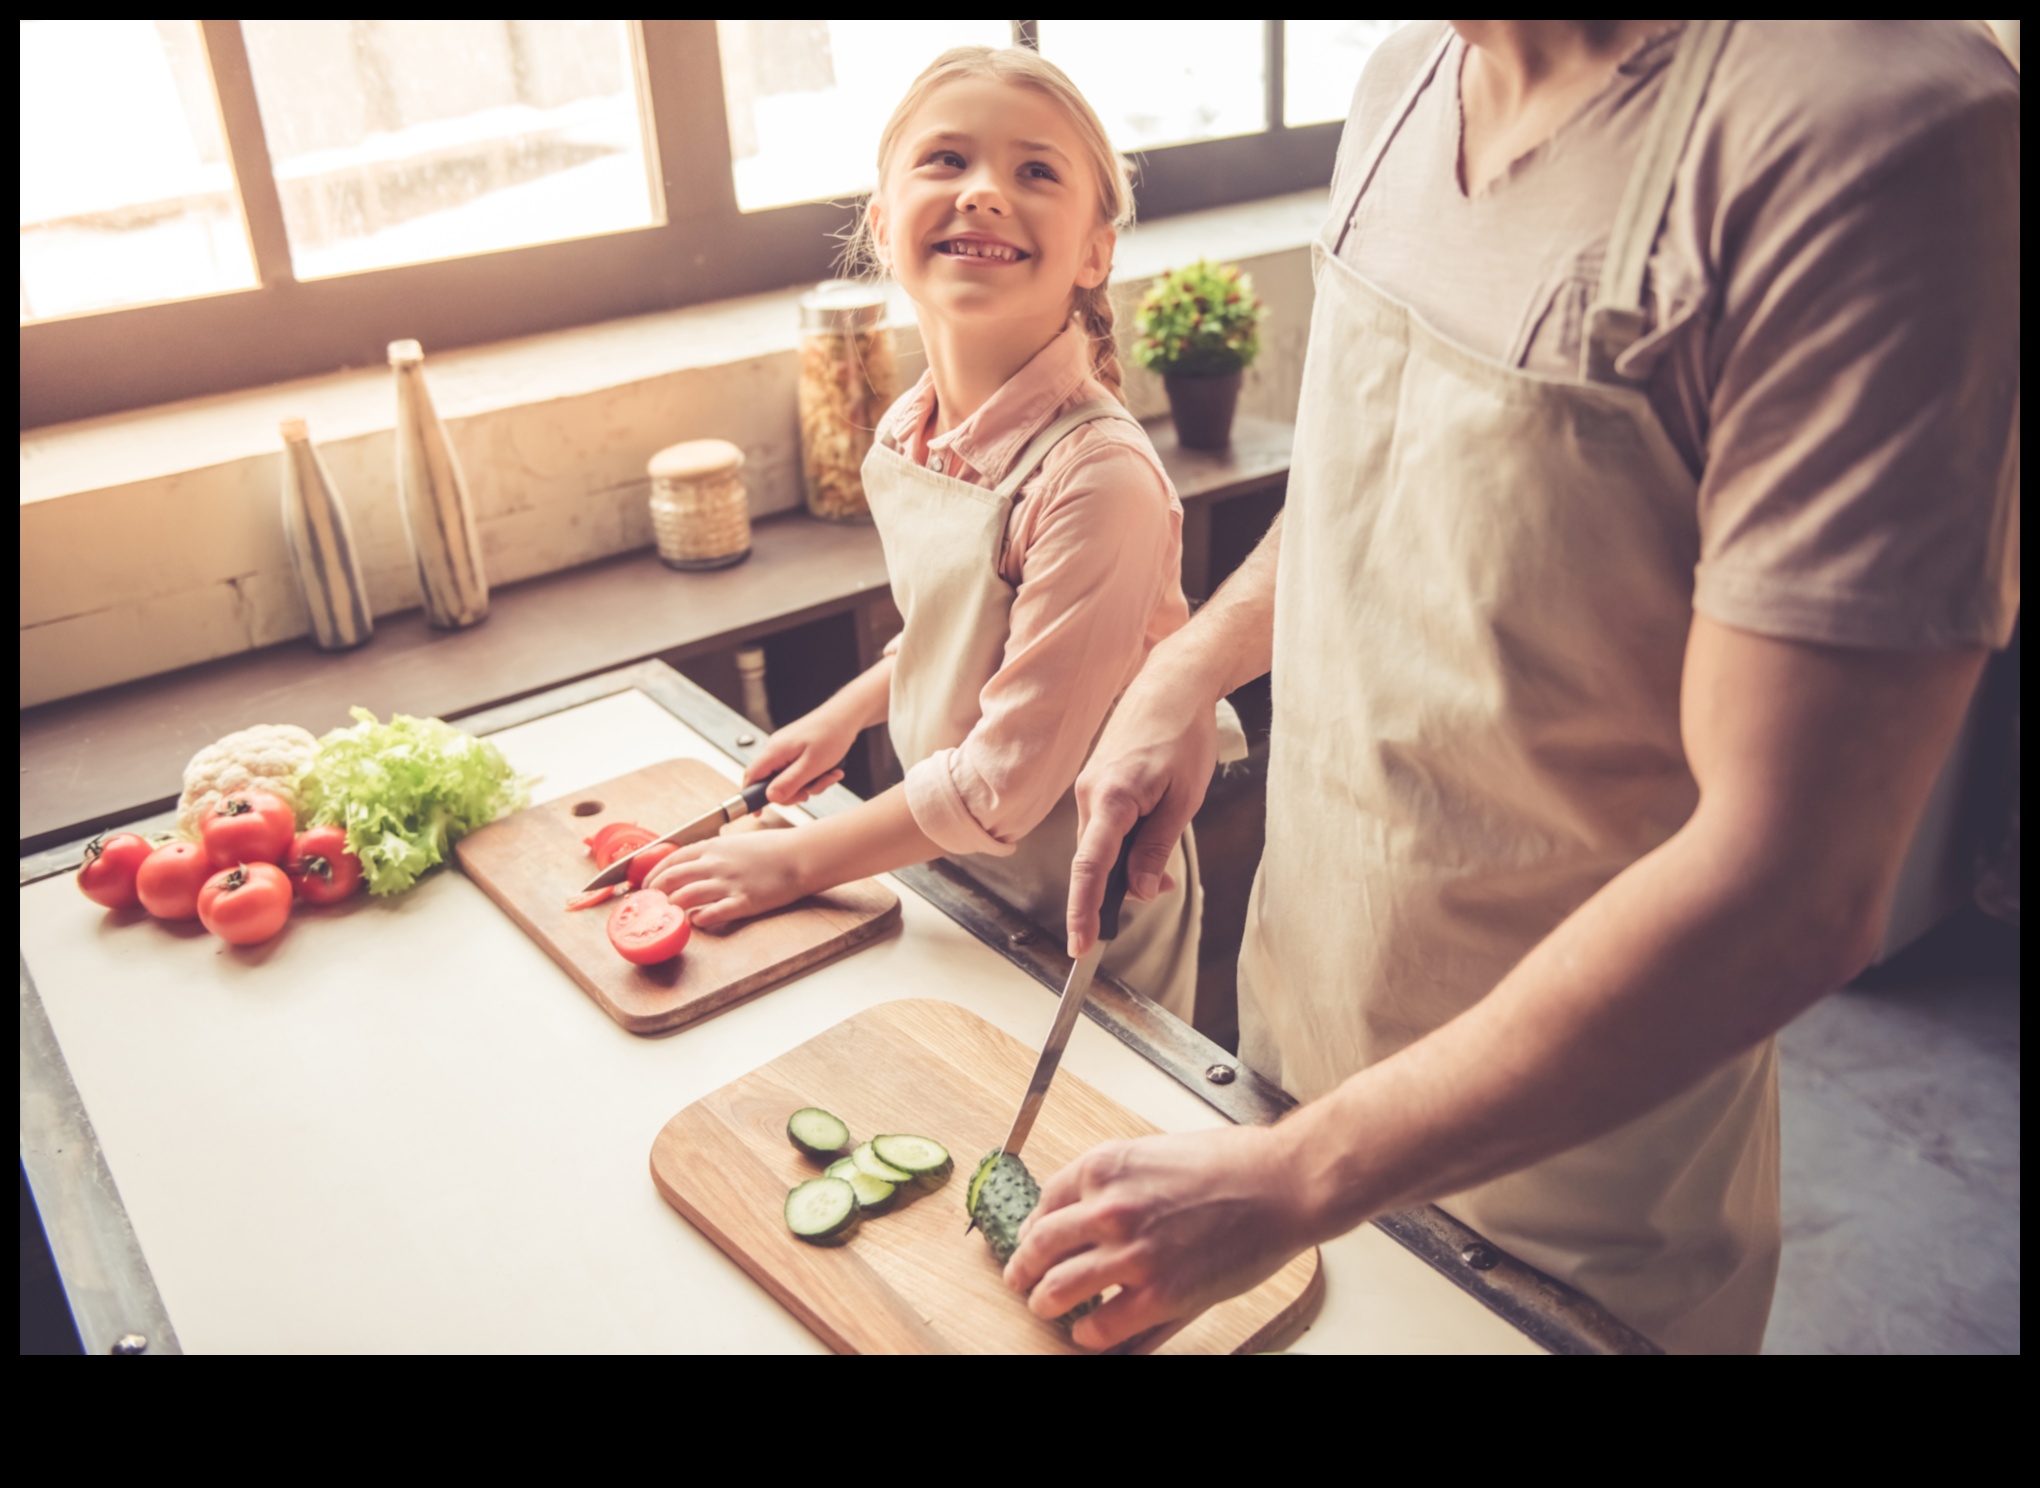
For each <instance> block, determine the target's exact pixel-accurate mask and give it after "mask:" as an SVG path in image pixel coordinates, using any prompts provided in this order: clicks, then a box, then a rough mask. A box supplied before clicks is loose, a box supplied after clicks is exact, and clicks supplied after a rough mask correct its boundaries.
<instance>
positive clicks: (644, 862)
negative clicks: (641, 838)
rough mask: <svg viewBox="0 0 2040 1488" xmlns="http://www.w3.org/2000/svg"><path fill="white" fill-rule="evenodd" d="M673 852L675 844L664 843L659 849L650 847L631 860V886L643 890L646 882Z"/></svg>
mask: <svg viewBox="0 0 2040 1488" xmlns="http://www.w3.org/2000/svg"><path fill="white" fill-rule="evenodd" d="M672 851H673V844H672V843H670V842H662V843H660V844H659V845H658V846H657V847H648V848H646V849H645V850H644V851H643V852H641V853H639V854H638V855H637V856H636V857H634V858H632V859H631V860H630V886H631V887H632V888H633V889H641V888H643V887H644V886H645V880H646V879H648V878H650V877H651V876H652V874H654V873H655V872H657V871H658V867H659V864H660V863H661V862H663V861H664V860H665V857H666V855H667V854H668V853H670V852H672Z"/></svg>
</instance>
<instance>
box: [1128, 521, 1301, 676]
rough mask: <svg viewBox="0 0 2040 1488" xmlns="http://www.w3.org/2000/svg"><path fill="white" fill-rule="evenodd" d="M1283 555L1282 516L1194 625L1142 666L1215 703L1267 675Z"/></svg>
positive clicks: (1144, 673)
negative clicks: (1277, 578) (1279, 563)
mask: <svg viewBox="0 0 2040 1488" xmlns="http://www.w3.org/2000/svg"><path fill="white" fill-rule="evenodd" d="M1281 555H1282V516H1281V513H1279V512H1278V513H1277V514H1276V516H1275V525H1274V526H1273V527H1270V528H1269V529H1268V535H1267V536H1266V537H1264V538H1262V539H1261V541H1260V542H1259V543H1257V544H1256V545H1255V547H1254V551H1253V552H1251V553H1249V554H1248V555H1247V559H1246V561H1245V562H1244V563H1242V564H1241V565H1240V566H1239V567H1238V568H1236V569H1235V570H1233V572H1232V573H1231V575H1229V576H1228V577H1227V579H1226V581H1225V582H1224V583H1223V584H1221V585H1219V587H1218V592H1217V593H1216V594H1214V595H1212V597H1211V598H1210V599H1209V600H1208V601H1206V603H1205V604H1204V606H1203V607H1202V608H1201V609H1199V610H1198V611H1197V613H1196V614H1195V615H1193V616H1192V617H1191V618H1190V623H1189V624H1188V625H1186V626H1184V627H1183V628H1182V629H1181V630H1179V631H1177V632H1176V633H1175V634H1174V635H1173V636H1171V637H1169V639H1168V640H1166V641H1164V642H1162V643H1161V645H1159V646H1157V647H1155V649H1154V652H1153V653H1152V654H1151V655H1150V656H1149V657H1148V661H1147V665H1146V666H1145V667H1144V668H1142V676H1143V678H1145V677H1147V676H1149V674H1151V673H1152V674H1153V675H1154V677H1155V680H1156V681H1158V682H1159V681H1163V680H1164V679H1166V683H1167V685H1168V686H1170V687H1172V688H1186V689H1192V690H1194V691H1195V693H1196V694H1197V696H1198V697H1199V698H1200V699H1201V700H1202V701H1205V702H1211V703H1215V702H1217V701H1218V700H1219V699H1220V698H1222V697H1224V696H1225V695H1226V694H1227V693H1229V692H1231V691H1233V689H1235V688H1237V687H1241V686H1243V685H1245V684H1246V683H1248V682H1251V681H1253V680H1254V678H1256V677H1259V676H1262V675H1263V674H1265V673H1266V672H1267V670H1268V668H1269V666H1270V665H1271V664H1272V660H1273V656H1274V651H1275V567H1276V562H1277V560H1278V559H1279V558H1280V557H1281Z"/></svg>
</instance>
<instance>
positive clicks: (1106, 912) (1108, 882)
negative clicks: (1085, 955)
mask: <svg viewBox="0 0 2040 1488" xmlns="http://www.w3.org/2000/svg"><path fill="white" fill-rule="evenodd" d="M1146 825H1147V818H1146V817H1142V818H1141V819H1140V820H1139V821H1137V822H1135V823H1134V824H1133V829H1132V830H1131V831H1129V832H1128V833H1127V834H1126V836H1125V837H1123V838H1121V839H1120V842H1119V856H1118V857H1117V858H1115V859H1113V862H1112V871H1111V872H1110V873H1108V874H1106V875H1105V902H1104V903H1103V904H1101V905H1099V906H1098V939H1099V940H1101V941H1104V940H1117V939H1118V938H1119V911H1120V910H1121V909H1122V908H1124V907H1125V904H1126V879H1127V873H1128V870H1129V869H1130V868H1131V867H1132V864H1133V843H1134V839H1135V838H1137V837H1139V836H1140V829H1141V828H1142V827H1144V826H1146Z"/></svg>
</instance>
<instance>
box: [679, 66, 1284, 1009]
mask: <svg viewBox="0 0 2040 1488" xmlns="http://www.w3.org/2000/svg"><path fill="white" fill-rule="evenodd" d="M1131 217H1132V199H1131V193H1130V192H1129V191H1128V189H1127V184H1126V177H1125V174H1124V172H1123V168H1122V166H1121V164H1120V161H1119V159H1118V157H1117V156H1116V155H1114V154H1113V151H1112V146H1111V144H1110V142H1109V140H1108V139H1107V137H1106V134H1105V130H1104V128H1103V126H1102V125H1100V124H1099V122H1098V116H1097V115H1096V114H1095V113H1093V112H1092V110H1091V107H1090V105H1089V104H1088V103H1086V102H1085V101H1084V98H1083V96H1082V95H1081V94H1080V93H1078V92H1077V90H1076V88H1075V87H1074V86H1073V85H1072V84H1071V83H1070V81H1069V79H1068V78H1066V77H1065V76H1063V74H1062V72H1061V71H1060V70H1059V69H1058V68H1056V67H1055V66H1054V65H1053V64H1051V63H1049V62H1045V61H1043V60H1042V59H1041V58H1040V57H1039V56H1037V55H1036V54H1035V53H1033V52H1030V51H1023V50H1018V49H1015V50H993V49H990V48H986V47H960V48H958V49H956V50H954V51H950V52H945V53H944V54H943V55H942V56H940V57H938V58H937V59H936V60H935V62H934V63H933V64H932V65H931V66H930V67H929V68H928V69H927V71H925V72H923V73H922V74H921V76H920V77H919V78H918V79H916V80H915V82H914V85H913V86H912V87H911V88H910V89H909V90H908V91H907V96H906V97H905V98H904V99H902V100H901V102H900V105H899V108H898V109H897V110H895V111H894V113H893V116H892V119H891V120H890V122H888V123H887V125H886V128H885V132H884V134H883V135H882V136H881V138H880V140H879V179H878V187H877V190H876V191H875V192H874V193H873V195H872V199H871V203H870V205H869V207H868V209H867V210H866V213H865V215H864V217H863V219H862V221H861V223H860V225H859V229H858V240H857V242H856V243H854V244H853V249H852V251H853V254H857V255H858V256H860V257H862V258H865V259H867V260H869V261H871V262H874V263H875V264H877V265H878V266H880V267H882V268H884V269H886V270H888V271H890V272H891V273H892V275H893V276H894V277H895V278H896V279H897V280H898V281H899V282H900V284H901V285H902V286H903V287H904V288H905V289H906V292H907V294H908V295H909V296H910V297H911V298H912V299H913V301H914V305H915V308H916V311H917V313H918V318H919V321H920V327H921V339H922V344H923V345H924V346H925V348H926V350H927V355H928V371H927V373H926V374H925V375H923V377H922V378H921V380H920V381H919V382H918V383H917V384H916V385H915V386H914V387H913V388H912V389H911V390H910V391H908V392H907V393H906V394H905V395H904V396H902V397H901V398H900V400H899V401H898V402H897V403H895V404H894V405H893V407H892V408H891V410H889V411H888V413H887V414H886V415H885V417H884V418H883V419H882V420H881V421H880V427H879V429H878V431H877V438H876V441H875V443H874V444H873V447H872V450H871V454H870V457H869V458H868V459H867V460H866V461H865V464H864V486H865V492H866V495H867V497H868V499H869V501H870V504H871V512H872V517H873V519H874V521H875V522H876V524H877V527H878V532H879V537H880V540H881V541H882V542H883V543H884V545H885V555H886V567H887V570H888V573H889V574H890V576H891V580H892V588H893V596H894V598H895V600H896V601H897V602H898V605H899V610H900V614H901V615H902V616H903V617H904V618H905V621H906V628H905V630H903V631H902V632H901V634H900V637H899V639H898V640H897V641H895V642H894V643H893V645H892V647H890V648H888V649H889V654H888V655H887V656H886V657H885V658H883V659H882V660H881V661H879V663H878V664H877V665H876V666H874V667H872V668H871V670H869V671H868V672H866V673H864V674H863V675H862V676H860V677H858V678H856V679H855V680H854V681H852V682H851V683H850V684H849V685H848V686H846V687H845V688H844V689H843V690H842V691H841V692H839V693H837V694H836V696H835V697H833V698H831V699H830V700H829V701H828V702H827V703H825V704H823V705H822V706H821V707H820V708H817V709H816V710H815V711H814V712H813V713H810V714H809V715H808V716H807V717H805V718H802V719H800V720H799V721H797V722H795V723H792V724H789V725H788V726H787V727H785V728H783V729H781V730H779V732H777V733H776V734H774V735H773V736H772V737H771V738H770V739H768V740H767V741H766V742H765V746H764V748H763V749H761V750H760V751H759V753H758V756H757V757H756V758H755V759H754V760H753V761H752V763H751V767H750V769H749V771H748V772H747V773H746V775H745V780H746V782H747V783H748V782H751V781H756V780H762V779H765V778H767V777H771V776H776V777H777V778H775V779H774V780H773V783H772V787H771V792H770V794H771V798H772V799H773V800H774V801H779V802H783V803H788V802H795V801H802V800H805V799H807V797H808V796H810V795H812V794H814V793H815V792H816V791H819V790H822V789H825V788H826V787H827V786H829V785H831V784H833V783H834V781H835V780H836V779H837V778H838V776H837V774H836V773H835V772H834V770H833V768H832V767H833V766H834V765H835V764H836V762H837V761H838V760H840V759H841V758H842V757H843V756H844V754H845V753H847V752H848V750H849V748H850V746H851V744H852V743H853V742H854V741H855V740H856V738H857V736H858V734H859V733H860V732H861V731H862V730H864V729H866V728H869V727H872V726H873V725H876V724H878V723H882V722H883V723H887V724H889V725H890V728H891V732H892V740H893V746H894V749H895V750H896V751H897V753H898V755H899V759H900V763H901V766H902V768H903V769H904V770H905V771H906V778H905V780H904V782H903V783H902V784H900V785H898V786H895V787H894V788H893V789H891V790H888V791H886V792H885V793H884V794H882V795H880V796H878V797H876V798H875V799H873V800H871V801H868V802H866V803H865V804H863V805H862V806H860V807H858V808H857V809H856V810H854V811H850V812H846V813H844V814H842V815H839V816H833V817H830V818H828V819H826V820H823V821H818V822H816V823H814V824H813V825H811V826H807V827H804V828H802V829H801V830H799V831H792V832H757V833H748V834H741V835H736V836H731V837H724V838H718V839H716V840H713V841H710V842H705V843H701V844H698V845H695V846H692V847H688V848H683V849H682V850H680V851H679V852H676V853H674V854H673V855H672V856H671V857H669V858H668V859H667V860H666V862H665V864H664V865H662V868H661V871H660V872H659V873H657V874H656V875H655V876H654V877H653V879H652V887H654V888H656V889H658V890H660V891H662V892H664V893H667V894H669V895H670V896H671V898H672V900H673V902H674V903H675V904H678V905H680V906H681V907H682V908H684V909H686V910H688V911H689V913H690V914H691V915H692V916H693V918H694V920H695V923H697V924H699V925H701V926H702V927H704V928H708V927H713V926H716V925H722V924H727V923H729V922H730V921H733V920H737V919H741V918H743V917H745V916H747V915H755V914H759V913H762V912H763V911H766V910H769V909H773V908H776V907H778V906H779V905H782V904H786V903H789V902H791V901H792V900H794V899H798V898H800V897H802V896H803V895H806V894H810V893H814V892H817V891H819V890H821V889H825V888H828V887H830V886H831V885H834V884H839V883H843V882H846V881H848V880H850V879H854V878H861V877H865V876H868V875H870V874H873V873H879V872H884V871H887V870H890V869H894V868H899V867H903V866H905V865H907V864H910V863H919V862H924V861H926V860H927V859H929V858H933V857H937V856H941V855H944V854H946V855H948V856H949V857H950V858H951V859H952V860H954V861H956V862H958V863H960V864H961V865H962V866H964V867H965V868H966V869H967V870H968V871H969V872H970V874H971V875H972V876H973V877H974V878H976V879H978V880H979V881H980V882H981V883H983V884H984V885H985V886H986V887H988V888H990V889H991V890H992V891H993V892H995V893H997V894H998V895H999V896H1000V897H1001V898H1003V899H1005V900H1006V902H1007V903H1009V904H1011V905H1012V906H1013V907H1015V908H1016V909H1018V910H1020V911H1021V912H1022V913H1024V914H1026V915H1027V916H1028V917H1029V918H1030V919H1032V920H1033V921H1034V922H1035V923H1037V924H1039V925H1042V926H1046V927H1050V928H1051V929H1053V928H1055V927H1059V926H1060V925H1061V924H1062V922H1063V909H1064V901H1065V899H1066V897H1067V894H1068V885H1069V868H1070V859H1071V858H1072V857H1073V856H1074V854H1075V852H1076V846H1077V809H1076V800H1075V796H1074V794H1073V793H1072V791H1071V785H1072V782H1074V781H1075V779H1076V776H1077V772H1078V770H1079V769H1080V768H1081V767H1082V765H1083V763H1084V760H1085V759H1086V757H1087V756H1088V755H1089V754H1090V750H1091V745H1092V743H1093V742H1094V741H1095V740H1096V738H1097V736H1098V731H1099V730H1100V729H1101V728H1102V727H1103V726H1104V722H1105V718H1106V715H1107V714H1108V713H1109V712H1110V711H1111V709H1112V705H1113V703H1114V702H1115V701H1116V700H1117V698H1118V696H1119V694H1120V692H1121V691H1122V690H1123V689H1124V688H1125V686H1126V684H1127V683H1128V682H1129V681H1131V680H1132V678H1133V675H1134V673H1135V672H1137V671H1138V670H1139V669H1140V664H1141V662H1142V660H1143V659H1144V658H1145V657H1146V655H1147V652H1148V650H1149V648H1150V647H1152V646H1153V645H1155V644H1156V643H1157V642H1158V641H1160V640H1162V639H1163V638H1164V637H1166V636H1168V635H1171V634H1173V633H1174V632H1175V631H1176V630H1178V629H1179V628H1180V627H1181V626H1182V625H1183V624H1184V622H1185V621H1186V620H1187V618H1188V607H1187V606H1186V604H1185V603H1184V599H1183V590H1182V583H1181V578H1180V565H1181V526H1182V507H1181V506H1180V504H1179V503H1178V502H1177V500H1176V496H1175V492H1174V491H1173V490H1172V489H1171V487H1170V485H1169V481H1168V478H1167V477H1166V476H1165V475H1164V474H1163V473H1162V469H1161V465H1160V464H1159V462H1158V461H1157V460H1156V458H1155V453H1154V449H1153V447H1152V446H1151V445H1150V444H1149V443H1148V440H1147V436H1146V434H1145V433H1144V432H1143V431H1142V429H1141V427H1140V425H1139V424H1137V423H1135V422H1134V421H1133V419H1132V417H1131V415H1129V414H1128V413H1127V412H1126V410H1125V409H1124V408H1123V407H1122V406H1121V404H1120V402H1119V401H1118V400H1119V361H1118V357H1117V354H1116V353H1115V351H1114V349H1113V342H1112V307H1111V304H1110V302H1109V301H1108V300H1107V298H1106V291H1105V283H1106V279H1107V278H1108V276H1109V275H1110V273H1111V271H1112V252H1113V247H1114V245H1115V243H1116V241H1117V237H1118V230H1119V228H1120V227H1122V226H1124V225H1125V224H1126V223H1127V222H1128V221H1129V220H1130V219H1131ZM860 250H861V251H860ZM1231 736H1232V739H1233V740H1234V741H1235V748H1234V749H1233V750H1232V751H1231V752H1230V753H1231V755H1232V757H1237V756H1238V755H1239V754H1243V753H1244V752H1245V751H1244V740H1243V739H1242V738H1240V736H1239V733H1238V724H1237V721H1236V720H1234V721H1232V728H1231ZM1170 880H1172V881H1173V882H1170ZM1200 910H1201V891H1200V889H1199V886H1198V881H1197V873H1196V856H1195V848H1194V846H1193V844H1192V842H1191V839H1190V837H1189V835H1188V833H1186V834H1185V835H1184V838H1183V840H1182V842H1181V843H1180V844H1179V845H1178V847H1177V849H1176V851H1175V853H1174V854H1173V855H1172V857H1171V859H1170V867H1169V871H1168V874H1167V876H1166V878H1165V880H1164V889H1163V891H1162V892H1161V894H1160V895H1159V896H1158V897H1156V898H1155V899H1153V900H1151V901H1149V902H1147V903H1144V904H1135V903H1129V904H1128V905H1127V910H1126V915H1125V918H1124V921H1123V923H1122V929H1121V932H1120V936H1119V938H1118V940H1116V941H1115V942H1114V943H1113V945H1112V947H1111V948H1110V950H1108V952H1107V953H1106V955H1105V957H1104V960H1103V963H1102V964H1103V968H1104V969H1105V970H1106V971H1107V972H1110V973H1112V974H1113V975H1116V976H1118V977H1119V978H1120V979H1121V980H1123V981H1125V982H1126V983H1127V984H1128V985H1130V986H1133V987H1135V988H1137V989H1138V990H1140V991H1142V992H1144V993H1146V994H1147V995H1148V996H1150V997H1152V998H1154V999H1155V1000H1156V1001H1158V1002H1160V1003H1162V1004H1163V1005H1164V1006H1165V1007H1167V1008H1169V1009H1170V1010H1171V1011H1172V1012H1175V1013H1176V1014H1177V1015H1178V1016H1180V1017H1183V1018H1185V1019H1188V1018H1189V1016H1190V1014H1191V1010H1192V1004H1193V1001H1194V998H1195V992H1196V975H1197V932H1198V922H1199V917H1200ZM1056 938H1057V939H1060V938H1061V937H1060V935H1058V936H1057V937H1056Z"/></svg>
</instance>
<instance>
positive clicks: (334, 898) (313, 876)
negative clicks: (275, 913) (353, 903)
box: [283, 826, 361, 904]
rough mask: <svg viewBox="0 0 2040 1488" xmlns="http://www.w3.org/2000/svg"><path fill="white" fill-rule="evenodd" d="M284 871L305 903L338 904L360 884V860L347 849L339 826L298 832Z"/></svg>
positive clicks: (286, 859) (285, 861)
mask: <svg viewBox="0 0 2040 1488" xmlns="http://www.w3.org/2000/svg"><path fill="white" fill-rule="evenodd" d="M283 871H284V872H285V873H288V874H289V875H290V881H291V883H293V884H294V885H296V887H297V891H298V897H299V898H300V899H302V900H304V901H305V903H307V904H338V903H339V902H340V901H341V900H342V899H345V898H346V897H347V896H348V895H349V894H352V893H353V892H354V891H355V890H356V889H358V888H360V887H361V859H359V858H357V857H356V856H354V854H353V853H351V852H349V851H348V850H347V833H346V832H345V831H344V830H343V829H342V828H340V827H330V826H329V827H313V828H312V829H311V830H310V831H309V832H300V833H298V835H297V840H296V841H294V842H292V843H291V845H290V853H289V855H288V856H287V857H285V858H284V860H283Z"/></svg>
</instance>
